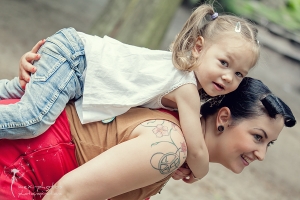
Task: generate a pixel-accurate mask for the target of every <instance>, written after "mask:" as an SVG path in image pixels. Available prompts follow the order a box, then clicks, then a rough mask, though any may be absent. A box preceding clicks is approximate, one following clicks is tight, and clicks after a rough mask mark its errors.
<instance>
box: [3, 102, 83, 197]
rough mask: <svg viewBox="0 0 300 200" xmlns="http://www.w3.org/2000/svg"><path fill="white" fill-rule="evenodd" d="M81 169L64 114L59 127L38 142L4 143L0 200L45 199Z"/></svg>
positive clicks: (19, 141) (58, 122)
mask: <svg viewBox="0 0 300 200" xmlns="http://www.w3.org/2000/svg"><path fill="white" fill-rule="evenodd" d="M0 103H9V102H6V101H1V102H0ZM77 166H78V165H77V162H76V159H75V145H74V144H73V143H72V141H71V134H70V129H69V123H68V119H67V116H66V113H65V111H64V112H63V113H62V114H61V115H60V116H59V118H58V119H57V120H56V122H55V125H52V126H51V127H50V128H49V129H48V130H47V131H46V132H45V133H43V134H42V135H40V136H38V137H36V138H33V139H20V140H6V139H0V173H1V175H0V199H1V200H13V199H18V200H25V199H26V200H29V199H30V200H32V199H42V198H43V196H44V195H45V193H46V192H47V191H48V190H49V189H50V188H51V187H52V186H53V185H54V183H55V182H56V181H58V180H59V179H60V178H61V177H62V176H63V175H64V174H66V173H68V172H69V171H71V170H73V169H75V168H76V167H77ZM51 195H57V194H51Z"/></svg>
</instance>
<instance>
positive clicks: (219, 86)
mask: <svg viewBox="0 0 300 200" xmlns="http://www.w3.org/2000/svg"><path fill="white" fill-rule="evenodd" d="M213 83H214V85H215V88H216V89H217V90H219V91H220V90H224V86H223V85H221V84H218V83H216V82H213Z"/></svg>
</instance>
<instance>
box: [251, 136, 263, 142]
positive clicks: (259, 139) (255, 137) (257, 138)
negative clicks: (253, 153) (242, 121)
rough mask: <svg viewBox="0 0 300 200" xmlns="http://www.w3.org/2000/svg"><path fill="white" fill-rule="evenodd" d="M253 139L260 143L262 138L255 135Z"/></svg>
mask: <svg viewBox="0 0 300 200" xmlns="http://www.w3.org/2000/svg"><path fill="white" fill-rule="evenodd" d="M253 137H254V139H255V140H257V141H259V142H260V141H261V139H262V136H260V135H257V134H255V135H254V136H253Z"/></svg>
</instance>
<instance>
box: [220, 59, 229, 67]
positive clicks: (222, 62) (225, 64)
mask: <svg viewBox="0 0 300 200" xmlns="http://www.w3.org/2000/svg"><path fill="white" fill-rule="evenodd" d="M220 62H221V64H222V65H223V66H225V67H228V62H226V61H224V60H221V61H220Z"/></svg>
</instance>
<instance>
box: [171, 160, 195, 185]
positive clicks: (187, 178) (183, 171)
mask: <svg viewBox="0 0 300 200" xmlns="http://www.w3.org/2000/svg"><path fill="white" fill-rule="evenodd" d="M172 178H173V179H174V180H181V179H182V180H183V181H184V182H186V183H194V182H196V181H198V180H199V179H196V178H194V176H193V174H192V171H191V170H190V168H189V166H188V165H187V164H186V163H185V164H183V165H182V166H181V167H180V168H178V169H177V170H176V171H175V172H174V173H173V175H172Z"/></svg>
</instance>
